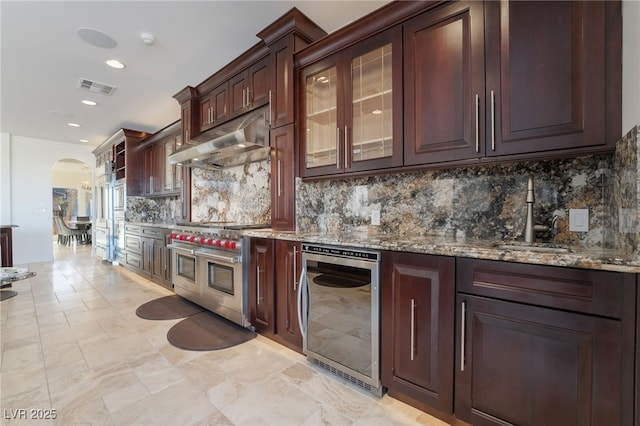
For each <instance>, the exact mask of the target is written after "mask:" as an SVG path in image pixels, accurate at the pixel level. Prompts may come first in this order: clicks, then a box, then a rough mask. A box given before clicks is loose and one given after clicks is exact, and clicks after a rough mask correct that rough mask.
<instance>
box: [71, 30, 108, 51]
mask: <svg viewBox="0 0 640 426" xmlns="http://www.w3.org/2000/svg"><path fill="white" fill-rule="evenodd" d="M76 34H78V37H80V38H81V39H83V40H84V41H86V42H87V43H89V44H90V45H92V46H96V47H103V48H105V49H111V48H113V47H116V46H117V45H118V43H116V41H115V40H114V39H113V38H112V37H111V36H110V35H108V34H105V33H103V32H102V31H100V30H96V29H94V28H87V27H80V28H78V29H77V30H76Z"/></svg>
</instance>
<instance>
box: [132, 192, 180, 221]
mask: <svg viewBox="0 0 640 426" xmlns="http://www.w3.org/2000/svg"><path fill="white" fill-rule="evenodd" d="M181 219H182V199H181V198H180V197H175V196H174V197H157V198H146V197H127V209H126V211H125V220H126V221H127V222H139V223H173V222H176V221H180V220H181Z"/></svg>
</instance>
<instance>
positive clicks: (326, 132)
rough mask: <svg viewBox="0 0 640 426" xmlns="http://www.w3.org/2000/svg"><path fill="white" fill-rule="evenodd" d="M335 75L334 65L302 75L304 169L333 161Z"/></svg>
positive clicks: (336, 115) (334, 150)
mask: <svg viewBox="0 0 640 426" xmlns="http://www.w3.org/2000/svg"><path fill="white" fill-rule="evenodd" d="M337 96H338V77H337V69H336V67H335V66H332V67H329V68H327V69H323V70H321V71H319V72H317V73H314V74H311V75H309V76H307V78H306V102H305V104H306V111H307V115H306V141H307V155H306V164H307V167H308V168H315V167H323V166H332V165H336V164H337V161H338V160H337V155H338V149H337V148H338V143H337V129H338V97H337Z"/></svg>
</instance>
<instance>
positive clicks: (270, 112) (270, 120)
mask: <svg viewBox="0 0 640 426" xmlns="http://www.w3.org/2000/svg"><path fill="white" fill-rule="evenodd" d="M271 99H272V97H271V90H269V127H271V126H273V109H272V108H273V106H272V105H271Z"/></svg>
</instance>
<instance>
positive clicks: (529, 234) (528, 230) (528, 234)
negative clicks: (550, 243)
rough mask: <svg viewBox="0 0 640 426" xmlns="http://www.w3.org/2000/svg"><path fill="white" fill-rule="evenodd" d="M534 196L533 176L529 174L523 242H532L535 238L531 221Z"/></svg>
mask: <svg viewBox="0 0 640 426" xmlns="http://www.w3.org/2000/svg"><path fill="white" fill-rule="evenodd" d="M534 201H535V197H534V196H533V176H532V175H529V180H528V181H527V222H526V224H525V225H524V242H525V243H532V242H534V241H535V239H536V233H535V230H534V223H533V203H534Z"/></svg>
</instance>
